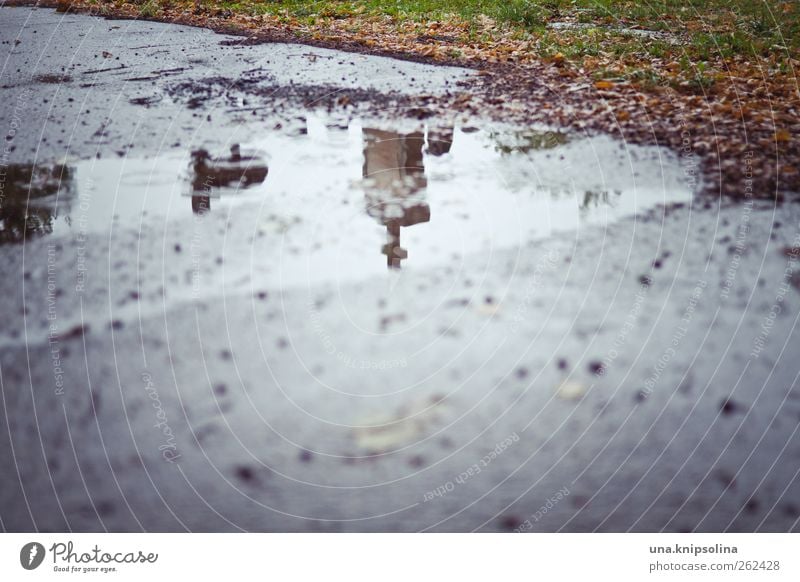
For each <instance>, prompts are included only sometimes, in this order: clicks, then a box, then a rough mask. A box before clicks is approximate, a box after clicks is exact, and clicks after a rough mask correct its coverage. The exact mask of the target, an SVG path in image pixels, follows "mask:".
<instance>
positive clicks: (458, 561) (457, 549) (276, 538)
mask: <svg viewBox="0 0 800 582" xmlns="http://www.w3.org/2000/svg"><path fill="white" fill-rule="evenodd" d="M798 549H800V537H797V536H796V535H792V534H724V535H722V534H529V535H515V534H426V535H414V534H334V535H331V534H42V535H38V534H3V535H2V537H1V538H0V580H11V581H17V580H65V579H72V580H85V579H92V580H115V581H117V580H119V581H122V580H136V581H140V580H148V579H149V580H168V579H171V578H172V577H176V578H177V577H185V576H186V575H192V574H196V575H198V576H202V579H203V580H215V579H218V580H225V579H233V580H237V579H240V578H239V577H240V576H242V577H244V576H246V578H241V579H253V577H254V576H258V577H259V579H265V580H270V579H276V580H317V579H319V580H326V581H328V580H333V581H336V580H342V581H347V582H358V581H362V580H363V581H370V582H373V581H376V580H379V581H381V582H383V581H398V582H400V581H402V582H408V581H414V582H416V581H421V580H432V579H439V578H440V579H442V580H457V581H461V580H481V581H486V580H498V579H500V580H520V579H522V580H557V579H564V578H565V579H567V580H577V579H579V578H578V577H579V576H585V577H586V578H585V579H586V580H592V579H595V578H596V577H597V576H598V575H599V574H600V575H603V576H604V577H606V576H607V577H608V578H609V579H613V580H620V581H625V580H632V581H637V582H639V581H641V580H645V579H652V580H659V581H660V580H665V581H666V580H723V579H725V580H728V579H731V578H733V579H736V578H739V579H742V580H772V581H777V580H792V581H796V580H800V569H798V557H797V554H798ZM231 577H233V578H231Z"/></svg>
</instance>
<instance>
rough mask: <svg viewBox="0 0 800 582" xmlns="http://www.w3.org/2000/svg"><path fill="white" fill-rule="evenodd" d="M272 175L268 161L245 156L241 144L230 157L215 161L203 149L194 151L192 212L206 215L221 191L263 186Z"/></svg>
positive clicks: (233, 150)
mask: <svg viewBox="0 0 800 582" xmlns="http://www.w3.org/2000/svg"><path fill="white" fill-rule="evenodd" d="M268 173H269V168H268V167H267V164H266V162H265V161H264V160H263V159H262V158H259V157H258V156H243V155H242V154H241V150H240V149H239V145H238V144H235V145H233V146H232V147H231V155H230V156H229V157H227V158H212V157H211V155H210V154H209V153H208V151H206V150H204V149H200V150H195V151H193V152H192V212H194V213H195V214H205V213H206V212H208V211H209V210H210V209H211V198H212V197H214V198H217V197H219V195H220V189H222V188H233V189H237V190H238V189H239V188H248V187H250V186H253V185H255V184H261V183H262V182H263V181H264V180H265V179H266V178H267V174H268Z"/></svg>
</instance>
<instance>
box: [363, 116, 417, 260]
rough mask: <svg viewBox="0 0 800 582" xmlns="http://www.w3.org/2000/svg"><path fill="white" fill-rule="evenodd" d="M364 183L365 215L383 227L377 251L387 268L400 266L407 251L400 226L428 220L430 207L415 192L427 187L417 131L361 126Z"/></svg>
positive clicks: (406, 255)
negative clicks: (382, 241)
mask: <svg viewBox="0 0 800 582" xmlns="http://www.w3.org/2000/svg"><path fill="white" fill-rule="evenodd" d="M364 137H365V145H364V168H363V174H364V178H365V181H364V185H365V189H366V198H367V214H369V215H370V216H371V217H373V218H374V219H376V220H377V221H378V222H380V223H381V224H382V225H384V226H385V227H386V232H387V242H386V244H385V245H383V247H382V249H381V253H383V254H385V255H386V265H387V266H388V267H389V268H395V269H397V268H400V263H401V262H402V261H403V260H404V259H406V258H407V257H408V252H407V251H406V250H405V249H404V248H403V247H402V246H401V245H400V228H401V227H408V226H413V225H415V224H419V223H421V222H428V221H429V220H430V219H431V211H430V207H429V206H428V205H427V204H426V203H425V202H424V201H423V200H421V199H420V198H419V197H416V194H417V193H418V192H419V191H421V190H423V189H424V188H425V187H426V186H427V180H426V179H425V168H424V166H423V163H422V148H423V145H424V143H425V139H424V136H423V134H422V133H421V132H415V133H410V134H400V133H396V132H391V131H382V130H378V129H364Z"/></svg>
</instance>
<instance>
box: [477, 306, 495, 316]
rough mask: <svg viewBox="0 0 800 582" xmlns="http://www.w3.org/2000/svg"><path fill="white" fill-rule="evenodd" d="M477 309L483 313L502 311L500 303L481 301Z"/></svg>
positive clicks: (489, 313) (491, 313)
mask: <svg viewBox="0 0 800 582" xmlns="http://www.w3.org/2000/svg"><path fill="white" fill-rule="evenodd" d="M475 311H477V312H478V313H480V314H481V315H495V314H496V313H497V312H498V311H500V305H499V304H498V303H481V304H480V305H478V306H477V307H476V308H475Z"/></svg>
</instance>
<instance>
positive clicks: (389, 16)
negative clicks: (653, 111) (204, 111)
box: [89, 0, 800, 89]
mask: <svg viewBox="0 0 800 582" xmlns="http://www.w3.org/2000/svg"><path fill="white" fill-rule="evenodd" d="M89 1H93V0H89ZM100 2H101V3H103V2H106V3H109V2H110V3H113V4H116V5H120V4H122V3H124V2H126V0H100ZM127 3H128V4H130V3H134V4H138V6H139V9H140V11H141V13H142V15H143V16H149V17H152V16H154V15H158V14H160V13H161V10H162V9H169V8H173V9H174V8H176V7H181V6H183V7H191V8H192V9H193V10H194V11H195V12H201V13H207V14H211V15H215V16H237V15H244V16H266V17H269V18H272V19H273V21H277V22H279V23H280V24H282V25H284V26H286V27H288V28H289V29H292V28H294V29H304V30H306V31H308V30H313V31H315V32H316V33H317V34H321V35H323V36H325V35H326V33H327V32H330V31H332V33H331V34H328V35H327V37H328V38H331V37H332V38H334V39H335V38H337V36H336V35H338V34H341V32H342V31H347V33H349V34H350V35H353V36H356V37H357V36H358V35H359V31H360V30H361V28H360V27H364V25H365V24H369V25H370V26H369V27H365V28H364V30H367V29H368V30H374V26H373V25H374V23H375V22H380V23H381V26H382V27H383V28H382V30H383V33H384V37H383V38H384V40H385V41H386V42H388V43H389V44H391V39H392V34H393V31H396V32H397V33H400V32H401V31H402V32H404V33H408V31H409V27H412V28H413V27H416V29H418V30H419V31H420V35H421V36H425V35H426V34H428V33H429V29H430V27H431V25H436V24H440V25H442V26H443V28H447V29H448V31H450V33H451V36H453V34H452V31H453V30H456V31H457V32H456V33H455V36H454V38H452V39H451V41H450V42H449V43H448V44H447V46H445V47H443V49H442V51H441V52H440V53H439V56H447V57H449V58H454V59H459V58H462V57H463V58H469V57H470V55H469V53H466V56H465V53H464V52H463V51H462V48H463V45H464V44H470V43H472V44H475V45H478V46H480V47H481V50H483V49H485V48H487V49H488V50H491V48H492V47H496V46H497V44H498V42H505V43H506V44H508V43H513V42H516V43H519V44H521V45H523V46H524V47H525V48H524V51H525V52H526V55H527V56H529V57H530V58H538V59H557V60H565V61H568V62H571V63H576V64H578V65H581V66H583V67H584V68H585V69H586V70H587V71H589V72H590V73H592V74H593V75H594V76H595V77H602V78H614V79H629V80H635V81H637V82H640V83H644V84H647V83H651V82H655V83H658V82H664V81H665V77H666V78H667V80H668V82H674V83H683V84H684V86H686V84H687V83H688V84H692V85H694V86H695V87H696V88H701V89H702V88H706V87H709V86H711V85H713V83H714V79H715V77H719V75H720V74H721V72H722V71H725V70H728V68H729V67H728V65H729V64H730V63H729V61H731V60H736V59H738V60H740V61H741V60H746V61H748V62H753V63H758V66H761V65H762V64H763V63H764V62H769V63H772V64H773V65H774V68H775V70H777V71H779V72H785V73H786V72H789V71H791V69H792V67H793V65H795V64H796V62H795V60H797V59H798V58H800V3H797V2H795V1H792V0H785V1H779V0H640V1H631V0H361V1H356V0H127ZM553 23H560V24H561V25H562V27H561V28H557V29H554V28H553V26H552V25H553ZM565 24H566V26H564V25H565ZM637 31H638V33H637ZM642 31H651V32H654V33H655V34H643V33H642ZM433 36H434V39H433V40H434V41H435V40H436V39H435V36H436V35H433ZM381 42H383V41H381ZM384 44H386V43H384ZM659 63H660V64H661V65H669V66H670V67H671V68H669V73H666V72H665V70H663V69H662V70H659ZM675 63H677V71H678V72H677V74H675V66H674V65H675ZM670 79H671V80H670Z"/></svg>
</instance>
